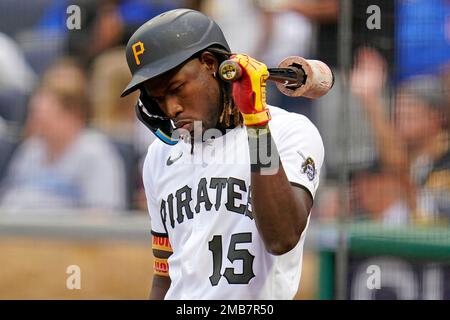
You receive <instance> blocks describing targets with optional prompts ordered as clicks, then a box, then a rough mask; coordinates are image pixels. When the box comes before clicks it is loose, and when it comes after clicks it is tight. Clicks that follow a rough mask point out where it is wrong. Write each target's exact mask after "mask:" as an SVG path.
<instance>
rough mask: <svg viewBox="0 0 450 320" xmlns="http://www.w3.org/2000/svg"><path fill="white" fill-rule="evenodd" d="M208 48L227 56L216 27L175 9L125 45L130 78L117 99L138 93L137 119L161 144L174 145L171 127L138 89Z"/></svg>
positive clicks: (202, 16)
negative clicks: (219, 50) (220, 51)
mask: <svg viewBox="0 0 450 320" xmlns="http://www.w3.org/2000/svg"><path fill="white" fill-rule="evenodd" d="M209 47H216V48H221V49H223V50H225V51H227V52H230V48H229V46H228V43H227V41H226V40H225V37H224V35H223V33H222V30H221V29H220V27H219V26H218V25H217V24H216V23H215V22H214V21H213V20H212V19H211V18H209V17H208V16H206V15H205V14H203V13H201V12H198V11H195V10H190V9H175V10H171V11H167V12H164V13H162V14H160V15H158V16H156V17H154V18H153V19H151V20H149V21H147V22H146V23H145V24H143V25H142V26H141V27H140V28H139V29H138V30H137V31H136V32H135V33H134V34H133V35H132V36H131V38H130V40H129V41H128V44H127V47H126V57H127V63H128V67H129V68H130V70H131V73H132V78H131V81H130V83H129V84H128V86H127V87H126V88H125V90H124V91H123V92H122V95H121V96H122V97H124V96H126V95H128V94H130V93H132V92H133V91H136V90H138V89H141V95H140V98H139V102H138V104H137V105H136V112H137V115H138V118H139V119H140V120H141V121H142V122H143V123H144V124H145V125H146V126H147V127H148V128H149V129H150V130H151V131H152V132H153V133H155V134H156V136H157V137H158V138H160V139H161V140H162V141H163V142H165V143H168V144H175V143H176V142H177V140H173V139H172V138H171V135H172V132H173V129H174V127H173V124H172V123H171V121H170V120H169V119H168V118H166V117H165V115H164V114H163V112H162V111H161V110H160V109H159V107H158V105H157V104H156V102H154V101H152V99H149V98H148V97H147V96H146V94H145V91H144V90H142V87H141V85H142V84H143V83H144V82H145V81H147V80H149V79H152V78H154V77H157V76H159V75H161V74H163V73H165V72H167V71H169V70H171V69H173V68H175V67H177V66H179V65H181V64H182V63H183V62H185V61H186V60H188V59H189V58H191V57H192V56H193V55H195V54H196V53H198V52H200V51H202V50H205V49H207V48H209Z"/></svg>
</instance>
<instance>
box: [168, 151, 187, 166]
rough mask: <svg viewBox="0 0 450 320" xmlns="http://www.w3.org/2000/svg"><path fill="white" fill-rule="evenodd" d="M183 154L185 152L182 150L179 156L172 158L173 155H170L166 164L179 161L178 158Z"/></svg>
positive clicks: (169, 164)
mask: <svg viewBox="0 0 450 320" xmlns="http://www.w3.org/2000/svg"><path fill="white" fill-rule="evenodd" d="M182 155H183V152H181V153H180V155H179V156H178V157H176V158H173V159H171V156H169V158H168V159H167V162H166V164H167V165H168V166H171V165H172V164H173V163H174V162H175V161H177V160H178V159H180V158H181V156H182Z"/></svg>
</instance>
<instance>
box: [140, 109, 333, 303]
mask: <svg viewBox="0 0 450 320" xmlns="http://www.w3.org/2000/svg"><path fill="white" fill-rule="evenodd" d="M269 109H270V112H271V115H272V120H271V121H270V122H269V127H270V131H271V134H272V137H273V139H274V141H275V144H276V146H277V148H278V152H279V154H280V158H281V161H282V164H283V168H284V170H285V172H286V175H287V178H288V180H289V181H290V182H291V184H293V185H298V186H300V187H303V188H306V189H307V190H309V192H310V193H311V195H312V196H313V197H314V195H315V192H316V190H317V187H318V185H319V175H320V168H321V166H322V163H323V158H324V148H323V143H322V138H321V136H320V134H319V132H318V130H317V129H316V127H315V126H314V125H313V124H312V123H311V121H310V120H309V119H307V118H306V117H304V116H302V115H299V114H295V113H289V112H287V111H285V110H282V109H280V108H277V107H272V106H269ZM247 138H248V137H247V131H246V129H245V128H244V127H238V128H235V129H233V130H231V131H229V132H228V133H226V134H225V135H223V136H220V137H218V138H216V139H209V140H207V141H205V142H203V143H200V142H196V143H195V144H194V152H193V153H192V154H191V144H190V143H186V142H183V141H180V142H179V143H178V144H176V145H175V146H169V145H166V144H164V143H163V142H161V141H159V140H156V141H155V142H154V143H153V144H152V145H151V146H150V148H149V151H148V154H147V157H146V160H145V163H144V170H143V177H144V186H145V191H146V196H147V201H148V207H149V213H150V218H151V226H152V232H153V233H158V234H163V235H168V237H169V241H170V243H171V245H172V248H173V254H172V255H171V256H170V258H169V259H168V263H169V274H170V279H171V282H172V283H171V286H170V288H169V290H168V292H167V294H166V296H165V299H211V300H216V299H292V298H293V297H294V295H295V294H296V292H297V289H298V286H299V282H300V275H301V264H302V255H303V243H304V241H305V233H306V232H305V231H306V229H305V231H304V232H303V234H302V235H301V237H300V240H299V242H298V244H297V245H296V246H295V248H293V249H292V250H291V251H289V252H287V253H286V254H283V255H280V256H275V255H272V254H270V253H268V252H267V251H266V249H265V247H264V243H263V241H262V239H261V237H260V234H259V232H258V229H257V227H256V224H255V220H254V217H253V214H252V208H251V183H250V182H251V179H250V178H251V173H250V157H249V147H248V141H247ZM308 222H309V218H308Z"/></svg>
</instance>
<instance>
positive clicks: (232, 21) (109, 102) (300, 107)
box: [0, 0, 450, 240]
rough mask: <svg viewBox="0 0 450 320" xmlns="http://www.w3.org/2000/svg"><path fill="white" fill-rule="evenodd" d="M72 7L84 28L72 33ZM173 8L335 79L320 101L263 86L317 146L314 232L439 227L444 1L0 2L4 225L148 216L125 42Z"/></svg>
mask: <svg viewBox="0 0 450 320" xmlns="http://www.w3.org/2000/svg"><path fill="white" fill-rule="evenodd" d="M70 5H77V6H79V8H80V9H81V11H80V12H81V28H80V29H79V30H78V29H75V30H69V29H68V27H67V20H68V18H69V17H70V13H69V12H68V11H67V8H68V7H69V6H70ZM179 7H189V8H193V9H197V10H201V11H203V12H205V13H207V14H208V15H210V16H211V17H213V18H214V19H215V20H216V21H217V22H218V24H219V25H220V26H221V27H222V29H223V31H224V33H225V36H226V38H227V39H228V41H229V44H230V46H231V49H232V50H233V51H234V52H237V53H247V54H249V55H252V56H254V57H255V58H257V59H259V60H261V61H263V62H264V63H266V64H267V65H268V66H269V67H271V66H272V67H273V66H276V65H278V63H279V62H280V61H281V60H282V59H283V58H285V57H287V56H290V55H297V56H302V57H305V58H308V59H318V60H322V61H324V62H325V63H326V64H328V65H329V66H330V67H331V68H332V69H333V72H334V74H335V86H334V88H333V90H332V91H330V92H329V93H328V94H327V95H326V96H324V97H323V98H321V99H318V100H309V99H304V98H290V97H286V96H284V95H282V94H281V93H280V92H278V91H277V89H276V88H275V86H274V85H272V84H269V85H268V90H269V93H268V102H269V103H270V104H272V105H277V106H280V107H282V108H285V109H287V110H289V111H291V112H297V113H301V114H304V115H306V116H307V117H309V118H310V119H311V120H312V121H313V122H314V123H315V124H316V126H317V127H318V128H319V130H320V132H321V134H322V137H323V140H324V144H325V165H324V169H323V172H322V176H321V186H320V190H319V192H318V193H317V195H318V196H317V198H316V200H315V206H314V209H313V213H312V220H313V221H316V222H317V223H319V224H327V223H336V222H342V221H345V222H349V221H350V222H357V221H371V222H376V223H380V224H382V225H385V226H393V225H395V226H411V225H413V226H430V225H432V226H443V227H444V228H447V227H448V223H449V222H450V145H449V130H450V127H449V124H450V123H449V121H450V119H449V114H450V113H449V112H450V1H448V0H429V1H426V0H416V1H408V0H396V1H392V0H358V1H356V0H355V1H351V0H350V1H347V0H343V1H338V0H290V1H282V0H271V1H270V0H227V1H219V0H203V1H202V0H197V1H195V0H192V1H187V0H185V1H182V0H164V1H163V0H98V1H89V0H72V1H66V0H34V1H25V0H19V1H18V0H2V1H1V2H0V48H1V49H2V50H0V216H1V215H16V216H17V215H29V214H31V215H39V214H48V213H53V214H55V215H64V214H66V213H67V214H69V213H70V214H73V213H74V212H75V213H76V214H80V215H87V214H91V213H92V214H98V213H104V214H107V215H146V200H145V196H144V193H143V186H142V179H141V168H142V162H143V158H144V156H145V154H146V151H147V148H148V146H149V145H150V144H151V143H152V142H153V140H154V137H153V135H152V134H151V133H150V131H148V130H147V129H146V128H145V127H144V126H143V125H141V124H140V123H139V122H138V120H137V119H136V117H135V114H134V104H135V102H136V99H137V96H136V95H131V96H129V97H127V98H124V99H122V98H120V93H121V91H122V90H123V88H124V87H125V86H126V84H127V83H128V81H129V79H130V73H129V70H128V68H127V65H126V60H125V53H124V47H125V45H126V43H127V41H128V39H129V37H130V36H131V34H132V33H133V32H134V31H135V30H136V29H137V28H138V27H139V26H140V25H141V24H142V23H144V22H145V21H147V20H149V19H150V18H152V17H154V16H156V15H158V14H159V13H161V12H163V11H166V10H169V9H172V8H179ZM343 8H345V10H346V12H343V11H342V10H343ZM343 19H345V21H344V20H343ZM446 240H450V238H448V237H447V238H446Z"/></svg>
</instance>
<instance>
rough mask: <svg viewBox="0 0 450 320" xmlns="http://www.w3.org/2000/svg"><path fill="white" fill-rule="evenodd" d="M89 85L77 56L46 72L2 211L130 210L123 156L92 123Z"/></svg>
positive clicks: (8, 181) (4, 185) (10, 175)
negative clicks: (126, 198) (88, 93)
mask: <svg viewBox="0 0 450 320" xmlns="http://www.w3.org/2000/svg"><path fill="white" fill-rule="evenodd" d="M86 84H87V79H86V76H85V74H84V73H83V71H82V69H81V68H80V67H79V66H78V65H77V64H76V63H75V62H74V61H72V60H67V59H64V60H61V61H59V62H57V63H55V64H54V65H53V66H52V67H51V68H50V69H49V70H48V71H47V72H46V73H45V74H44V76H43V79H42V82H41V83H40V85H39V87H38V89H37V90H36V92H35V93H34V95H33V96H32V99H31V101H30V114H29V118H28V120H27V130H28V132H29V136H28V137H27V138H26V140H25V141H24V142H23V143H22V145H21V146H19V148H18V149H17V151H16V152H15V154H14V155H13V158H12V160H11V164H10V167H9V169H8V173H7V176H6V179H5V180H4V181H3V183H2V187H1V196H0V207H2V209H9V210H12V211H13V212H17V211H20V210H26V209H33V212H35V211H36V209H43V210H46V211H48V210H52V209H53V210H54V209H56V210H58V212H61V211H62V209H99V210H108V211H109V210H121V209H123V208H124V206H125V196H124V194H125V190H124V187H125V182H124V177H123V175H124V168H123V164H122V163H121V159H120V157H119V155H118V154H117V153H116V150H115V149H114V147H113V146H112V145H111V143H110V141H109V140H108V139H107V138H106V137H105V136H103V135H101V134H100V133H97V132H95V131H93V130H91V129H88V128H87V127H86V125H87V119H88V114H89V101H88V96H87V92H86Z"/></svg>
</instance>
